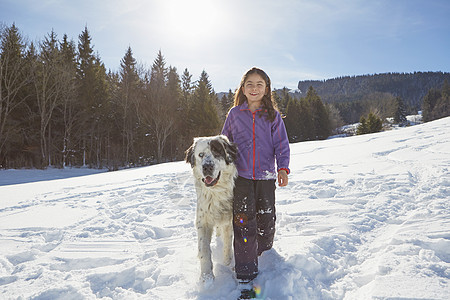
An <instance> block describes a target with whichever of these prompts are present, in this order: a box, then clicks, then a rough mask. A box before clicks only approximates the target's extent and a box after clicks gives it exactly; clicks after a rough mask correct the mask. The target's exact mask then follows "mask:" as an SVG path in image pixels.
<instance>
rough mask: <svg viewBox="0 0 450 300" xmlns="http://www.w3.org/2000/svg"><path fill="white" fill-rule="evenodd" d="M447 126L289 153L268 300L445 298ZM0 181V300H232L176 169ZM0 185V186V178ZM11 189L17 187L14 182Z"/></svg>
mask: <svg viewBox="0 0 450 300" xmlns="http://www.w3.org/2000/svg"><path fill="white" fill-rule="evenodd" d="M449 126H450V118H445V119H442V120H438V121H434V122H430V123H426V124H423V125H416V126H413V127H408V128H404V129H399V130H394V131H390V132H383V133H377V134H371V135H363V136H356V137H350V138H339V139H332V140H326V141H319V142H317V141H316V142H304V143H298V144H292V145H291V175H290V177H289V185H288V186H287V187H285V188H278V189H277V196H276V197H277V204H276V205H277V206H276V209H277V225H276V226H277V227H276V228H277V232H276V236H275V242H274V249H273V250H271V251H268V252H266V253H264V254H263V255H262V256H261V258H260V260H259V266H260V274H259V276H258V278H257V279H256V284H257V285H259V286H260V287H261V288H262V294H261V295H260V298H263V299H450V287H449V282H450V268H449V267H450V207H449V206H450V204H449V199H450V173H449V167H450V133H449V131H448V128H449ZM24 172H26V171H23V172H22V173H21V171H14V172H12V171H10V170H7V171H0V177H2V176H17V178H18V179H17V181H16V182H29V183H23V184H16V185H14V184H12V185H4V186H0V298H2V299H96V298H103V299H110V298H111V299H201V300H206V299H236V298H237V296H238V294H239V293H238V291H237V285H236V281H235V279H234V272H233V270H232V268H231V266H225V265H223V264H221V254H220V251H219V249H220V246H221V242H220V240H214V241H213V261H214V272H215V275H216V278H215V280H214V282H212V283H209V284H203V283H201V282H200V281H199V275H200V274H199V261H198V259H197V252H196V251H197V240H196V239H197V233H196V231H195V226H194V219H195V205H196V203H195V202H196V196H195V191H194V185H193V179H192V176H191V170H190V167H189V165H188V164H186V163H184V162H175V163H168V164H162V165H157V166H151V167H146V168H139V169H130V170H124V171H118V172H109V173H100V174H94V175H89V176H82V177H74V178H67V179H59V180H48V181H40V182H30V181H32V180H30V181H28V180H26V179H24V178H20V176H21V175H20V174H24ZM0 182H1V181H0ZM7 182H8V184H9V183H12V182H14V180H13V179H12V177H9V179H8V180H7Z"/></svg>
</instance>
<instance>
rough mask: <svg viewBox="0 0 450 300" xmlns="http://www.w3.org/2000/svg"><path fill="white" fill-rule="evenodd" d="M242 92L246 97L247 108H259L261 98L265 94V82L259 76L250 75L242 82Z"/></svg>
mask: <svg viewBox="0 0 450 300" xmlns="http://www.w3.org/2000/svg"><path fill="white" fill-rule="evenodd" d="M243 92H244V95H245V96H246V97H247V101H248V106H249V107H250V108H259V106H260V105H261V101H262V98H263V97H264V95H266V93H267V86H266V82H265V81H264V79H263V78H262V77H261V76H260V75H259V74H257V73H253V74H250V75H249V76H248V77H247V80H246V81H245V82H244V87H243Z"/></svg>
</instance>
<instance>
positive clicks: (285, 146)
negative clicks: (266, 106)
mask: <svg viewBox="0 0 450 300" xmlns="http://www.w3.org/2000/svg"><path fill="white" fill-rule="evenodd" d="M272 141H273V145H274V151H275V158H276V160H277V171H280V170H286V172H287V173H288V174H289V173H290V170H289V161H290V153H291V152H290V148H289V139H288V136H287V132H286V127H285V125H284V122H283V119H282V118H281V115H280V114H279V113H277V116H276V118H275V120H274V121H273V124H272Z"/></svg>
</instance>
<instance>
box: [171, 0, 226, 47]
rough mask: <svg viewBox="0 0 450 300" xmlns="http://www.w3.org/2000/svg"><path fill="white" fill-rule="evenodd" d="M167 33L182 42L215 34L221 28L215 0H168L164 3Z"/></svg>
mask: <svg viewBox="0 0 450 300" xmlns="http://www.w3.org/2000/svg"><path fill="white" fill-rule="evenodd" d="M164 5H165V9H164V11H165V12H166V13H165V14H166V17H165V18H164V19H165V20H164V23H165V26H166V28H165V29H166V30H167V33H168V34H169V35H170V36H171V37H172V38H175V39H177V40H178V41H180V42H183V43H193V44H195V43H198V42H200V41H201V40H205V39H206V40H208V39H210V38H211V37H213V36H215V35H216V34H217V33H218V32H220V31H221V30H222V28H223V22H221V11H220V7H219V4H218V3H217V2H216V1H208V0H194V1H192V0H191V1H186V0H184V1H183V0H169V1H165V3H164Z"/></svg>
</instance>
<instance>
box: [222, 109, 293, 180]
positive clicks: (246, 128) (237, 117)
mask: <svg viewBox="0 0 450 300" xmlns="http://www.w3.org/2000/svg"><path fill="white" fill-rule="evenodd" d="M261 110H262V109H259V110H257V111H255V112H254V113H252V111H251V110H250V109H249V108H248V104H247V102H245V103H243V104H242V105H239V106H235V107H233V108H232V109H231V110H230V111H229V112H228V116H227V119H226V120H225V124H224V125H223V129H222V134H224V135H226V136H227V137H228V139H229V140H230V141H232V142H233V143H235V144H236V145H237V147H238V156H237V160H236V167H237V169H238V173H239V176H241V177H244V178H247V179H256V180H267V179H276V178H277V173H276V172H275V158H276V160H277V167H278V168H277V170H278V171H280V170H282V169H283V170H286V171H287V173H288V174H289V155H290V149H289V140H288V137H287V133H286V127H285V126H284V123H283V119H282V118H281V115H280V114H279V113H278V112H276V116H275V120H274V121H273V122H269V121H268V120H267V119H266V115H265V114H264V115H263V116H262V117H260V112H261Z"/></svg>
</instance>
